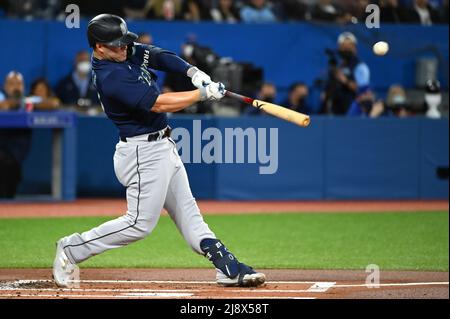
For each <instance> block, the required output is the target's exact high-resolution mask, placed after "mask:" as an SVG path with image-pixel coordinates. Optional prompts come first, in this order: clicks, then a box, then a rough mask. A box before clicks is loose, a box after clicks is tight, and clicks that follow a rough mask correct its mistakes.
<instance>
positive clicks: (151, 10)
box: [146, 0, 183, 21]
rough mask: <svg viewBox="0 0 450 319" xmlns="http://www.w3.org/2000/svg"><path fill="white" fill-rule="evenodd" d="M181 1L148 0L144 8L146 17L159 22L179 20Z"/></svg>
mask: <svg viewBox="0 0 450 319" xmlns="http://www.w3.org/2000/svg"><path fill="white" fill-rule="evenodd" d="M182 5H183V1H182V0H150V2H149V4H148V5H147V7H146V10H147V11H148V13H147V17H148V18H150V19H159V20H166V21H172V20H180V19H182V18H183V15H182Z"/></svg>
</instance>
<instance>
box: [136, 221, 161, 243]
mask: <svg viewBox="0 0 450 319" xmlns="http://www.w3.org/2000/svg"><path fill="white" fill-rule="evenodd" d="M155 226H156V221H154V222H153V221H149V220H137V221H136V224H135V225H134V227H133V228H134V230H135V236H136V237H137V239H143V238H145V237H147V236H148V235H150V234H151V233H152V231H153V229H154V228H155Z"/></svg>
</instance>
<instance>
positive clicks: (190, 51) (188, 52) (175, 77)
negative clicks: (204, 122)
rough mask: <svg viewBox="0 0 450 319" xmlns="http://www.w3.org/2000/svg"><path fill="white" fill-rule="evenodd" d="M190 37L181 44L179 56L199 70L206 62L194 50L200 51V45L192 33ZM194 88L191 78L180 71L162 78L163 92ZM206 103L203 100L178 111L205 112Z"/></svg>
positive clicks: (202, 68) (203, 67)
mask: <svg viewBox="0 0 450 319" xmlns="http://www.w3.org/2000/svg"><path fill="white" fill-rule="evenodd" d="M190 37H191V38H189V39H188V40H187V42H186V43H184V44H183V45H182V46H181V53H180V54H179V56H180V57H181V58H182V59H184V60H185V61H187V62H188V63H190V64H192V65H195V66H198V67H199V68H200V69H201V70H205V67H206V63H205V61H201V60H200V59H202V58H203V55H201V54H197V53H196V51H201V50H202V47H200V46H199V45H198V44H197V43H195V39H194V38H193V36H192V35H191V36H190ZM208 71H209V70H208ZM208 73H209V72H208ZM195 89H196V87H194V85H193V84H192V81H191V79H190V78H189V77H187V76H186V75H184V74H180V73H167V74H166V77H165V79H164V84H163V88H162V91H163V93H167V92H181V91H192V90H195ZM206 105H207V103H205V102H199V103H196V104H194V105H192V106H190V107H189V108H187V109H184V110H182V111H180V112H179V113H191V114H192V113H199V114H201V113H206V112H207V106H206Z"/></svg>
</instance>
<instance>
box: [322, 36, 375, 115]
mask: <svg viewBox="0 0 450 319" xmlns="http://www.w3.org/2000/svg"><path fill="white" fill-rule="evenodd" d="M357 43H358V42H357V39H356V37H355V36H354V35H353V34H352V33H350V32H344V33H342V34H341V35H339V38H338V52H337V53H338V55H339V58H337V57H336V55H335V53H334V52H333V51H332V50H326V53H327V55H328V56H329V71H328V79H327V81H326V84H325V92H324V95H323V105H322V113H327V114H335V115H344V114H346V113H347V111H348V109H349V107H350V105H351V104H352V103H353V101H354V100H355V98H356V93H357V92H358V88H360V87H363V86H368V85H370V70H369V67H368V66H367V64H366V63H364V62H362V61H361V60H360V59H359V57H358V55H357Z"/></svg>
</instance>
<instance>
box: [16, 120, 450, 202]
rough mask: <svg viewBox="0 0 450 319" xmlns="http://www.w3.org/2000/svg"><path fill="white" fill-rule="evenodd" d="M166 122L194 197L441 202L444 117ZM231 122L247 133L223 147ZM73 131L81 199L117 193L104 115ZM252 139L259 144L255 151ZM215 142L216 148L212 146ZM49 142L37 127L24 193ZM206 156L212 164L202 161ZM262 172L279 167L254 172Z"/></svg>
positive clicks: (43, 171)
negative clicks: (439, 173) (296, 123)
mask: <svg viewBox="0 0 450 319" xmlns="http://www.w3.org/2000/svg"><path fill="white" fill-rule="evenodd" d="M170 122H171V126H172V127H173V128H174V133H175V136H174V139H175V140H177V141H178V147H179V148H180V147H181V150H180V153H181V155H182V158H183V159H184V160H185V166H186V169H187V171H188V175H189V179H190V183H191V188H192V191H193V193H194V196H195V197H196V198H199V199H221V200H226V199H235V200H265V199H267V200H277V199H279V200H297V199H305V200H306V199H311V200H320V199H448V180H440V179H439V178H438V177H437V173H436V169H437V168H438V167H440V166H444V167H448V165H449V146H448V142H449V141H448V136H449V135H448V134H449V126H448V124H449V122H448V120H430V119H425V118H415V119H393V118H392V119H389V118H386V119H377V120H371V119H347V118H328V117H319V116H316V117H312V124H311V125H310V127H308V128H299V127H297V126H294V125H292V124H290V123H286V122H284V121H281V120H278V119H274V118H271V117H265V116H261V117H242V118H237V119H236V118H214V117H172V118H171V120H170ZM236 128H238V129H239V128H241V129H243V130H244V132H246V133H247V134H248V135H247V137H246V139H245V143H244V144H243V145H240V144H239V143H237V140H236V139H233V146H231V147H230V146H229V145H230V144H229V141H230V140H231V139H228V143H227V138H228V137H229V136H231V133H230V132H231V130H233V129H236ZM246 129H249V130H246ZM77 132H78V133H77V134H78V136H77V144H78V151H77V180H78V196H80V197H83V196H89V197H98V196H124V194H125V190H124V188H123V187H122V186H121V185H120V184H119V182H118V181H117V179H116V177H115V175H114V169H113V161H112V156H113V153H114V149H115V144H116V143H117V140H118V138H117V130H116V129H115V127H113V125H112V124H111V123H110V121H109V120H107V119H105V118H101V117H99V118H92V117H79V119H78V130H77ZM227 132H228V133H227ZM227 134H228V135H227ZM212 136H214V137H212ZM248 136H250V138H249V137H248ZM252 138H254V139H255V141H256V143H257V144H258V143H259V145H258V146H256V147H254V148H253V149H252V147H253V146H252V145H254V143H250V144H249V143H248V140H249V139H252ZM212 140H214V141H215V142H221V143H222V146H221V147H219V146H217V147H216V148H213V149H212V151H211V149H210V148H209V147H208V145H209V146H211V145H213V144H212V143H211V141H212ZM50 141H51V133H50V131H46V130H36V131H35V132H34V134H33V145H32V149H31V151H30V154H29V157H28V158H27V160H26V162H25V164H24V181H23V183H22V185H21V188H20V190H21V192H22V193H33V194H36V193H46V192H47V193H48V192H50V172H51V155H50V153H51V149H50ZM214 145H220V144H214ZM240 146H243V148H242V150H244V157H243V163H238V162H239V155H238V154H237V153H238V150H239V149H240ZM226 147H228V149H226ZM219 148H220V149H219ZM248 149H251V151H248ZM230 151H232V153H231V154H232V157H231V158H230V157H229V154H230ZM189 153H190V154H189ZM202 153H203V157H202V156H200V154H202ZM258 153H259V155H258ZM254 154H257V155H256V159H253V158H252V155H254ZM208 155H209V157H208ZM264 155H266V157H265V156H264ZM269 155H271V157H270V156H269ZM275 155H277V156H275ZM211 156H212V157H213V158H214V159H215V163H214V162H213V163H211V164H208V163H207V162H208V161H209V160H211V159H210V157H211ZM214 156H215V157H214ZM268 159H270V160H268ZM226 161H228V162H231V163H225V162H226ZM196 162H198V163H196ZM264 170H269V171H276V172H275V173H274V174H260V172H261V171H264Z"/></svg>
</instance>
